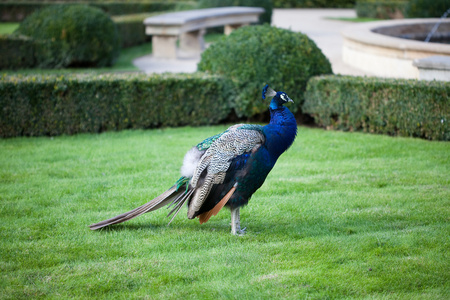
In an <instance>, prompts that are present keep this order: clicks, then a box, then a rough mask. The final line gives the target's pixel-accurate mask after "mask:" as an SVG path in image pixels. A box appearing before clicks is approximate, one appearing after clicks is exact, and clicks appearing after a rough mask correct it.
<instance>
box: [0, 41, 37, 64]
mask: <svg viewBox="0 0 450 300" xmlns="http://www.w3.org/2000/svg"><path fill="white" fill-rule="evenodd" d="M0 53H1V55H0V69H19V68H32V67H33V66H34V65H35V64H36V60H35V55H36V47H35V42H34V41H33V39H31V38H29V37H26V36H21V35H19V36H9V35H0Z"/></svg>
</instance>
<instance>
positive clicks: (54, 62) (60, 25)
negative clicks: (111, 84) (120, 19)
mask: <svg viewBox="0 0 450 300" xmlns="http://www.w3.org/2000/svg"><path fill="white" fill-rule="evenodd" d="M14 34H19V35H24V36H28V37H30V38H32V39H34V40H35V41H37V42H38V43H39V44H40V45H39V46H38V48H40V49H39V51H40V52H41V53H40V55H39V56H36V57H35V59H36V63H37V66H38V67H41V68H65V67H70V66H72V67H73V66H75V67H77V66H89V67H103V66H110V65H112V63H113V62H114V61H115V59H116V58H117V56H118V55H119V35H118V33H117V28H116V24H114V22H113V21H112V20H111V18H110V17H109V16H108V15H107V14H105V13H104V12H103V11H102V10H101V9H98V8H95V7H91V6H88V5H82V4H74V5H67V6H65V5H53V6H49V7H46V8H44V9H41V10H38V11H36V12H35V13H33V14H31V15H30V16H28V17H27V18H26V19H25V20H24V21H23V22H22V23H20V26H19V28H17V30H16V31H15V32H14ZM36 45H37V44H36Z"/></svg>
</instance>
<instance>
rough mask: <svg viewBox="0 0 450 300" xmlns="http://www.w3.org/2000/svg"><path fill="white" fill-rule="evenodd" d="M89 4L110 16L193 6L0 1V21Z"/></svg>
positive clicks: (14, 20)
mask: <svg viewBox="0 0 450 300" xmlns="http://www.w3.org/2000/svg"><path fill="white" fill-rule="evenodd" d="M75 3H76V4H89V5H90V6H94V7H97V8H100V9H101V10H103V11H104V12H106V13H108V14H109V15H112V16H118V15H128V14H136V13H150V12H157V11H167V10H175V9H178V8H180V7H181V8H184V9H187V8H188V7H194V4H190V3H180V4H179V3H177V2H169V1H152V2H150V1H142V2H139V1H130V2H117V1H116V2H99V1H67V2H64V3H58V2H56V3H55V2H17V1H11V2H1V3H0V21H1V22H19V21H22V20H23V19H24V18H26V17H27V16H28V15H30V14H32V13H33V12H34V11H36V10H38V9H42V8H45V7H48V6H51V5H73V4H75Z"/></svg>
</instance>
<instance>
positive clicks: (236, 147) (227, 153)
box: [188, 124, 265, 218]
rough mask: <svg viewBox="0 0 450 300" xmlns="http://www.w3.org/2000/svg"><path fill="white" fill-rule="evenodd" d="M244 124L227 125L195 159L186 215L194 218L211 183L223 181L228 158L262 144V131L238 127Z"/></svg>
mask: <svg viewBox="0 0 450 300" xmlns="http://www.w3.org/2000/svg"><path fill="white" fill-rule="evenodd" d="M242 126H244V125H243V124H238V125H234V126H232V127H230V128H228V130H227V131H225V132H224V133H223V134H222V135H221V136H220V137H219V138H217V139H216V140H215V141H214V142H213V143H212V144H211V145H210V146H209V148H208V149H207V150H206V152H205V154H204V155H203V156H202V157H201V159H200V161H199V162H198V165H197V168H196V170H195V172H194V174H193V177H192V180H191V183H190V184H191V186H192V187H194V188H195V189H196V190H195V192H194V194H193V196H192V199H191V201H190V203H189V208H188V218H193V217H195V215H196V213H197V212H198V211H199V210H200V208H201V207H202V205H203V203H204V201H205V200H206V198H207V197H208V195H209V192H210V191H211V188H212V186H213V185H214V184H221V183H223V181H224V179H225V176H226V172H227V170H228V168H229V166H230V164H231V161H232V160H233V159H234V158H235V157H237V156H239V155H242V154H243V153H246V152H251V151H252V150H253V149H254V148H255V147H256V148H258V147H260V145H261V144H263V143H264V141H265V137H264V134H263V133H262V131H260V130H254V128H252V129H246V128H241V127H242Z"/></svg>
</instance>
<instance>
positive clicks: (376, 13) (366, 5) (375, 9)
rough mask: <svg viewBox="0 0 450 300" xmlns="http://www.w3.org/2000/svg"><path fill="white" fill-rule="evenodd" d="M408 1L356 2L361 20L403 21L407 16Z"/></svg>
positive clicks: (377, 0) (362, 0)
mask: <svg viewBox="0 0 450 300" xmlns="http://www.w3.org/2000/svg"><path fill="white" fill-rule="evenodd" d="M407 5H408V1H407V0H400V1H387V0H360V1H357V2H356V6H355V9H356V14H357V15H358V17H359V18H376V19H401V18H403V17H404V16H405V14H406V6H407Z"/></svg>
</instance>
